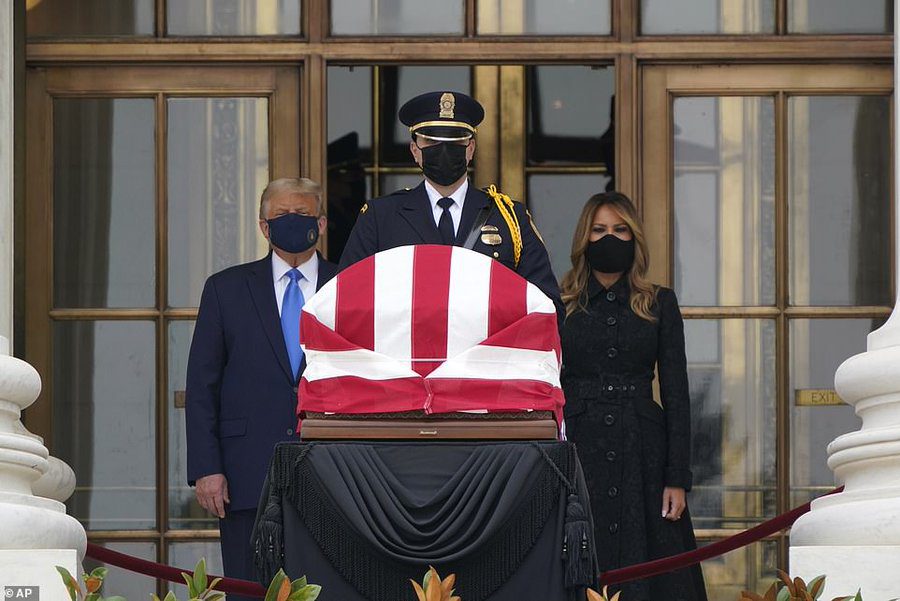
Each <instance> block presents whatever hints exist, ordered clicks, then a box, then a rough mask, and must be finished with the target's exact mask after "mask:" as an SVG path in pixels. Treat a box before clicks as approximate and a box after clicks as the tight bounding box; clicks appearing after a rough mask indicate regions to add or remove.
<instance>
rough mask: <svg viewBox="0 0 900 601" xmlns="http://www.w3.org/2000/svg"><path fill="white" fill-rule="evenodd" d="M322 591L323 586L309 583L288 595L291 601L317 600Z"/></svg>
mask: <svg viewBox="0 0 900 601" xmlns="http://www.w3.org/2000/svg"><path fill="white" fill-rule="evenodd" d="M321 592H322V587H321V586H319V585H318V584H307V585H306V586H304V587H303V588H301V589H300V590H298V591H296V592H294V593H291V596H290V597H288V599H289V601H315V600H316V599H317V598H318V597H319V594H321Z"/></svg>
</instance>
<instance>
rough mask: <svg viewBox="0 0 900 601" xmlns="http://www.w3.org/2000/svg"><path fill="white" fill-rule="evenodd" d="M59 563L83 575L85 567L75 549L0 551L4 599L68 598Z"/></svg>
mask: <svg viewBox="0 0 900 601" xmlns="http://www.w3.org/2000/svg"><path fill="white" fill-rule="evenodd" d="M56 566H61V567H63V568H66V569H67V570H69V573H70V574H72V575H73V576H74V577H75V578H79V577H80V574H79V571H80V569H81V566H80V565H79V564H78V556H77V555H76V553H75V550H74V549H16V550H15V551H0V595H2V598H3V599H7V600H8V599H13V600H15V599H21V600H23V601H42V600H46V599H68V598H69V594H68V593H67V592H66V587H65V585H63V581H62V578H61V577H60V575H59V572H57V571H56Z"/></svg>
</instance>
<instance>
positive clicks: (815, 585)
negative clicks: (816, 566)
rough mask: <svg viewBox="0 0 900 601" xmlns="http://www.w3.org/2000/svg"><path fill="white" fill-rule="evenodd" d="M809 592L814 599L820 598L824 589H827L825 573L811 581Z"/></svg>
mask: <svg viewBox="0 0 900 601" xmlns="http://www.w3.org/2000/svg"><path fill="white" fill-rule="evenodd" d="M808 588H809V594H810V595H811V596H812V598H813V599H818V598H819V596H820V595H821V594H822V591H824V590H825V575H824V574H822V575H821V576H816V577H815V578H813V579H812V580H810V581H809V586H808Z"/></svg>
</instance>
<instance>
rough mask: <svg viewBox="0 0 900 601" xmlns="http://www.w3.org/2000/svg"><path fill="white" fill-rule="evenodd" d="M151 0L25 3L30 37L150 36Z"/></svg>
mask: <svg viewBox="0 0 900 601" xmlns="http://www.w3.org/2000/svg"><path fill="white" fill-rule="evenodd" d="M153 3H154V0H78V1H77V2H76V1H73V0H41V1H39V2H33V1H29V2H27V3H26V7H27V8H26V10H27V11H28V12H27V22H26V29H27V31H28V36H29V37H45V36H56V37H72V36H142V35H143V36H152V35H153V34H154V14H153V13H154V5H153Z"/></svg>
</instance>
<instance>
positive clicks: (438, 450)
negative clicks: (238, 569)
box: [253, 442, 597, 601]
mask: <svg viewBox="0 0 900 601" xmlns="http://www.w3.org/2000/svg"><path fill="white" fill-rule="evenodd" d="M573 492H574V493H576V494H577V497H574V498H576V499H578V498H580V499H583V501H582V503H583V504H584V506H585V507H586V506H587V504H588V502H587V497H586V492H585V487H584V484H583V478H582V476H581V473H580V467H579V465H578V460H577V456H576V454H575V450H574V447H573V446H572V445H570V444H567V443H511V442H487V443H470V442H438V443H427V444H426V443H416V442H391V443H318V444H316V443H306V444H304V443H300V444H297V443H292V444H284V445H280V446H279V447H278V448H276V451H275V456H274V458H273V461H272V466H271V469H270V472H269V476H268V480H267V483H266V486H265V489H264V491H263V496H262V500H261V503H260V510H259V513H258V515H257V524H256V529H255V532H254V540H253V544H254V547H255V549H256V554H257V556H256V559H257V566H258V567H259V568H260V570H261V573H260V578H261V581H262V582H266V581H267V580H268V579H269V578H270V577H271V575H272V573H274V572H275V571H277V569H278V568H280V567H283V568H284V569H285V571H286V572H288V574H289V575H291V576H292V577H295V578H296V577H299V576H300V575H303V574H305V575H306V576H307V577H308V578H309V581H310V582H314V583H317V584H321V585H322V586H323V593H322V596H321V597H320V598H321V599H322V600H323V601H327V600H328V599H332V598H333V599H343V600H350V599H370V600H372V601H381V600H384V601H400V600H402V599H414V598H415V596H414V594H413V591H412V588H411V587H410V585H409V579H410V578H412V579H415V580H417V581H418V580H421V578H422V576H423V574H424V572H425V571H426V569H427V566H428V565H433V566H435V568H436V569H437V570H438V571H439V572H440V573H441V574H446V573H451V572H453V573H456V574H457V590H458V593H459V594H460V595H461V596H462V598H463V599H465V600H466V601H482V600H485V599H491V600H493V601H500V600H505V599H521V598H528V597H531V596H532V595H534V594H535V592H537V591H540V592H541V594H540V595H539V598H542V599H551V600H552V599H560V600H563V599H568V598H569V595H570V594H572V595H574V594H576V592H577V591H575V590H572V591H570V592H567V591H566V589H565V586H564V575H565V574H564V569H565V565H564V562H563V539H564V538H565V532H566V522H565V510H566V506H567V498H568V497H569V495H570V494H571V493H573ZM586 531H587V533H588V534H590V532H591V527H590V526H588V528H587V529H586ZM588 547H589V548H590V549H592V547H593V545H592V543H590V542H588ZM590 562H591V566H590V573H592V574H596V573H597V570H596V562H595V560H594V559H593V557H591V558H590ZM526 566H530V567H529V568H527V569H526ZM582 594H583V593H582Z"/></svg>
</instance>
